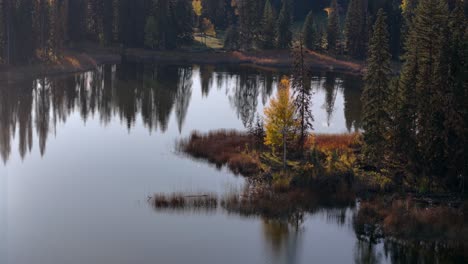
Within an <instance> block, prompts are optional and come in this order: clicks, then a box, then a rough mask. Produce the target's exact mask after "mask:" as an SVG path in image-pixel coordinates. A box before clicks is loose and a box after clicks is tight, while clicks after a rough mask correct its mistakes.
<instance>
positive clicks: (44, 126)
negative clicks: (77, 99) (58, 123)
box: [34, 78, 50, 155]
mask: <svg viewBox="0 0 468 264" xmlns="http://www.w3.org/2000/svg"><path fill="white" fill-rule="evenodd" d="M36 82H37V83H36V85H35V86H36V95H35V96H36V98H35V100H34V101H35V124H36V133H37V136H38V138H39V151H40V153H41V155H44V153H45V149H46V142H47V138H48V135H49V124H50V82H49V80H48V79H46V78H42V79H39V80H37V81H36Z"/></svg>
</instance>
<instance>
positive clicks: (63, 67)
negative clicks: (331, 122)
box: [0, 45, 365, 83]
mask: <svg viewBox="0 0 468 264" xmlns="http://www.w3.org/2000/svg"><path fill="white" fill-rule="evenodd" d="M121 55H122V52H121V50H120V49H119V48H117V47H109V48H105V47H100V46H96V45H82V46H77V47H74V48H70V49H67V50H65V51H64V53H63V56H62V57H61V58H60V59H59V60H58V61H57V62H54V63H33V64H30V65H22V66H0V83H8V82H18V81H22V80H28V79H34V78H38V77H41V76H54V75H63V74H72V73H77V72H83V71H88V70H93V69H95V68H96V67H97V66H99V65H101V64H113V63H121V62H122V60H123V59H122V56H121ZM124 59H125V60H126V61H129V62H142V63H143V62H148V63H167V64H185V63H194V64H235V65H239V64H242V65H248V66H252V67H262V68H269V69H281V68H289V67H291V64H292V58H291V54H290V52H289V51H287V50H269V51H252V52H240V51H232V52H230V51H229V52H228V51H222V50H202V51H190V50H174V51H151V50H145V49H127V50H126V51H125V58H124ZM306 64H307V66H308V67H310V68H311V69H314V70H318V71H335V72H342V73H348V74H353V75H362V74H363V72H364V70H365V67H364V64H363V63H362V62H358V61H357V62H353V61H347V60H340V59H336V58H333V57H331V56H328V55H324V54H320V53H316V52H313V51H308V52H307V55H306Z"/></svg>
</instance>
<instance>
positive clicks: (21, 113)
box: [0, 83, 33, 159]
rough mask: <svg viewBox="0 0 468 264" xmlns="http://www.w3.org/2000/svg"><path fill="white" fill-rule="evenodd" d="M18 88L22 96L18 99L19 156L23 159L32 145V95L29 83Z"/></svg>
mask: <svg viewBox="0 0 468 264" xmlns="http://www.w3.org/2000/svg"><path fill="white" fill-rule="evenodd" d="M18 88H19V89H22V94H23V95H22V96H20V97H18V104H19V106H18V126H19V154H20V156H21V158H23V159H24V157H25V155H26V152H27V151H28V150H29V151H31V149H32V144H33V123H32V121H33V120H32V116H31V112H32V107H33V95H32V93H31V92H30V91H29V90H30V89H31V84H30V83H26V87H18ZM24 88H26V89H24ZM0 118H1V117H0ZM0 133H1V132H0ZM0 148H1V147H0Z"/></svg>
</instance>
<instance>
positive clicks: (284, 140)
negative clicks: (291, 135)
mask: <svg viewBox="0 0 468 264" xmlns="http://www.w3.org/2000/svg"><path fill="white" fill-rule="evenodd" d="M283 169H284V170H286V130H283Z"/></svg>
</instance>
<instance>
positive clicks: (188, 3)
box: [0, 0, 467, 64]
mask: <svg viewBox="0 0 468 264" xmlns="http://www.w3.org/2000/svg"><path fill="white" fill-rule="evenodd" d="M446 1H447V2H448V4H449V8H453V6H454V4H455V2H456V0H446ZM415 2H417V1H415V0H372V1H369V0H314V1H311V0H0V62H1V63H3V64H27V63H30V62H33V61H38V60H39V61H54V60H56V59H57V58H58V57H60V55H61V54H62V51H63V50H64V47H66V46H68V45H70V44H71V43H75V42H81V41H93V42H96V43H100V44H102V45H116V44H118V45H123V46H124V47H137V48H143V47H146V48H152V49H175V48H178V47H180V46H184V45H190V44H191V42H192V41H193V32H194V31H195V30H197V31H204V30H207V29H206V28H209V29H213V28H214V29H216V30H225V31H226V36H225V48H227V49H252V48H254V49H268V48H281V49H283V48H289V47H290V46H291V45H292V42H293V40H294V39H297V35H299V34H293V32H294V30H292V28H293V27H292V26H293V23H294V22H297V23H298V24H300V23H302V22H303V21H305V24H304V26H303V30H302V31H303V36H304V40H305V44H306V46H307V47H308V48H310V49H316V50H327V51H329V52H332V53H338V54H347V55H349V56H351V57H355V58H364V57H365V56H366V52H367V42H368V39H369V35H370V34H369V32H370V31H371V25H372V24H373V22H374V21H375V17H376V14H377V10H378V9H380V8H383V9H384V11H385V12H386V14H387V15H388V17H389V23H388V24H389V31H390V48H391V53H392V55H393V57H394V58H398V57H399V55H400V54H401V53H402V52H401V51H402V46H403V45H402V43H404V42H403V40H402V39H403V37H404V34H405V30H406V28H407V27H408V25H406V22H407V21H408V19H409V17H410V16H412V13H411V12H405V10H406V9H408V8H409V9H411V6H413V5H415ZM464 5H465V10H466V6H467V1H465V3H464ZM297 31H300V30H296V31H295V32H294V33H297Z"/></svg>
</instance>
